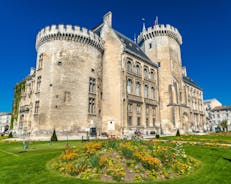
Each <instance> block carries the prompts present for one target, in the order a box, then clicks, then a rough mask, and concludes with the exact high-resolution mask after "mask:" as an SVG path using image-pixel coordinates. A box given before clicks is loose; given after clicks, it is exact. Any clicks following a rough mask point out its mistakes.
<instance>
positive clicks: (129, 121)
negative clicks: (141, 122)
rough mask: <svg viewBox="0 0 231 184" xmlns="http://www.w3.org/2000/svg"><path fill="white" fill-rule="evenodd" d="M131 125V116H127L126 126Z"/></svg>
mask: <svg viewBox="0 0 231 184" xmlns="http://www.w3.org/2000/svg"><path fill="white" fill-rule="evenodd" d="M131 125H132V116H128V126H131Z"/></svg>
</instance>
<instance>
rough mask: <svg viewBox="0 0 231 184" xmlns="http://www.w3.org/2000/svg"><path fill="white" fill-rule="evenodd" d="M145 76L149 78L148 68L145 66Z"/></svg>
mask: <svg viewBox="0 0 231 184" xmlns="http://www.w3.org/2000/svg"><path fill="white" fill-rule="evenodd" d="M144 78H148V68H147V67H144Z"/></svg>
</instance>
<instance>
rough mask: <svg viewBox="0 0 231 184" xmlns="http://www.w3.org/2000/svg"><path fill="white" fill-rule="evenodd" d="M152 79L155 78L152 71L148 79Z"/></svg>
mask: <svg viewBox="0 0 231 184" xmlns="http://www.w3.org/2000/svg"><path fill="white" fill-rule="evenodd" d="M154 78H155V74H154V70H151V73H150V79H151V80H154Z"/></svg>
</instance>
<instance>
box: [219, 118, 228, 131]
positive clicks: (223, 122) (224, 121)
mask: <svg viewBox="0 0 231 184" xmlns="http://www.w3.org/2000/svg"><path fill="white" fill-rule="evenodd" d="M220 126H221V127H222V129H223V130H224V131H227V129H228V121H227V120H226V119H224V120H222V121H221V122H220Z"/></svg>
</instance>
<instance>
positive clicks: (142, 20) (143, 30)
mask: <svg viewBox="0 0 231 184" xmlns="http://www.w3.org/2000/svg"><path fill="white" fill-rule="evenodd" d="M142 21H143V29H142V31H144V30H145V29H146V28H145V19H144V18H142Z"/></svg>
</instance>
